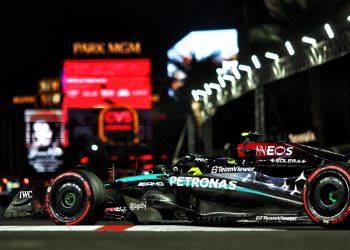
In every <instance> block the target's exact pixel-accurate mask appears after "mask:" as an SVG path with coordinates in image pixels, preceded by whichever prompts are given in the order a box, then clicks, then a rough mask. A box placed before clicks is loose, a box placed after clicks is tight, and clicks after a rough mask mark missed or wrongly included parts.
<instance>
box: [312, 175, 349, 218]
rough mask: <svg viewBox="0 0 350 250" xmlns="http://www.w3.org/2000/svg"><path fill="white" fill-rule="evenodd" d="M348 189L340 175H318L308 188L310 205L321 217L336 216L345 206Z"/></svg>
mask: <svg viewBox="0 0 350 250" xmlns="http://www.w3.org/2000/svg"><path fill="white" fill-rule="evenodd" d="M348 196H349V190H348V186H347V184H346V181H345V180H344V178H343V177H342V176H341V175H338V174H331V175H329V173H328V174H327V176H325V175H320V176H319V177H318V178H317V179H316V180H315V185H313V186H312V187H311V189H310V197H311V200H310V202H311V205H312V207H313V209H314V211H315V212H316V213H317V214H318V215H320V216H321V217H323V218H334V217H337V216H338V215H339V214H341V213H342V211H343V210H344V209H345V208H346V205H347V202H348Z"/></svg>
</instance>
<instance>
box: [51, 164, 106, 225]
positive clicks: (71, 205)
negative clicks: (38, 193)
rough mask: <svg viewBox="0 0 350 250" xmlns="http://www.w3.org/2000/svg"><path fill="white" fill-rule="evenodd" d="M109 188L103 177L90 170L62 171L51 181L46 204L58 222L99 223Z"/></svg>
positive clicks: (54, 219) (74, 223)
mask: <svg viewBox="0 0 350 250" xmlns="http://www.w3.org/2000/svg"><path fill="white" fill-rule="evenodd" d="M105 202H106V190H105V188H104V186H103V183H102V181H101V180H100V179H99V178H98V177H97V176H96V175H95V174H93V173H91V172H89V171H86V170H70V171H65V172H63V173H61V174H60V175H59V176H57V177H56V178H55V179H54V180H53V181H52V182H51V183H50V185H49V187H48V189H47V193H46V207H47V212H48V214H49V216H50V217H51V218H52V219H53V221H54V222H55V223H56V224H60V225H77V224H85V225H86V224H90V225H92V224H95V223H96V222H97V221H98V219H99V218H101V217H102V216H103V212H104V208H105Z"/></svg>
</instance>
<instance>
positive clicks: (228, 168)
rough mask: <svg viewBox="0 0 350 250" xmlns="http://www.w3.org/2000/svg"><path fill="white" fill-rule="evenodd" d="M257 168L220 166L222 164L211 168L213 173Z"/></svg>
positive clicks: (245, 170) (250, 170) (246, 170)
mask: <svg viewBox="0 0 350 250" xmlns="http://www.w3.org/2000/svg"><path fill="white" fill-rule="evenodd" d="M254 170H255V167H239V166H235V167H220V166H213V167H212V168H211V173H213V174H215V173H235V172H253V171H254Z"/></svg>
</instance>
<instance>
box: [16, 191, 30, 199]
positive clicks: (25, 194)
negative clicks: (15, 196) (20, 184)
mask: <svg viewBox="0 0 350 250" xmlns="http://www.w3.org/2000/svg"><path fill="white" fill-rule="evenodd" d="M19 198H20V199H24V198H33V191H20V192H19Z"/></svg>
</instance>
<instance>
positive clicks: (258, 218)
mask: <svg viewBox="0 0 350 250" xmlns="http://www.w3.org/2000/svg"><path fill="white" fill-rule="evenodd" d="M262 219H263V217H262V216H256V218H255V220H257V221H260V220H262Z"/></svg>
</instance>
